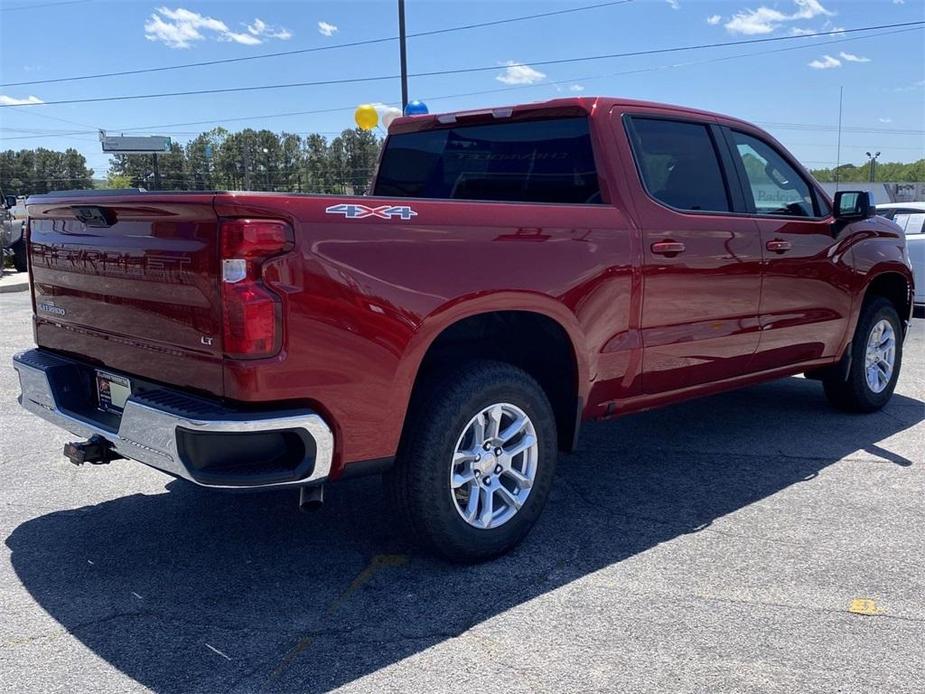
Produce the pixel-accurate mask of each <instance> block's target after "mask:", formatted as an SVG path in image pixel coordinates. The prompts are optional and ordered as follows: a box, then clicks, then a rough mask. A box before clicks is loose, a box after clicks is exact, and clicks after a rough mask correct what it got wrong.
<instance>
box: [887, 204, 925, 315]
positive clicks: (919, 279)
mask: <svg viewBox="0 0 925 694" xmlns="http://www.w3.org/2000/svg"><path fill="white" fill-rule="evenodd" d="M877 213H878V214H880V215H882V216H884V217H886V218H887V219H891V220H893V221H894V222H896V223H897V224H898V225H899V226H901V227H902V228H903V230H904V231H905V232H906V247H907V248H908V249H909V258H910V259H911V260H912V274H913V275H914V276H915V298H914V299H913V303H914V304H915V307H916V309H917V310H918V311H921V310H925V202H891V203H888V204H884V205H877Z"/></svg>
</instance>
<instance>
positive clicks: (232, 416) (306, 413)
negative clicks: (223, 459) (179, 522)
mask: <svg viewBox="0 0 925 694" xmlns="http://www.w3.org/2000/svg"><path fill="white" fill-rule="evenodd" d="M13 367H14V368H15V369H16V371H17V372H18V373H19V381H20V384H21V387H22V394H21V395H20V398H19V402H20V404H21V405H22V406H23V407H24V408H25V409H27V410H29V411H30V412H32V413H34V414H36V415H38V416H39V417H41V418H42V419H44V420H46V421H49V422H51V423H52V424H55V425H57V426H59V427H61V428H62V429H65V430H67V431H69V432H71V433H72V434H74V435H75V436H79V437H81V438H90V437H91V436H93V435H98V436H101V437H103V438H104V439H106V440H107V441H109V442H110V443H111V444H112V448H113V449H114V450H115V451H116V452H117V453H119V454H120V455H121V456H123V457H125V458H131V459H132V460H137V461H139V462H141V463H144V464H146V465H150V466H151V467H153V468H157V469H158V470H162V471H163V472H166V473H168V474H171V475H174V476H176V477H181V478H183V479H187V480H189V481H191V482H194V483H196V484H199V485H202V486H205V487H213V488H221V489H269V488H280V487H301V486H307V485H313V484H320V483H321V482H323V481H324V480H326V479H327V477H328V475H329V473H330V470H331V460H332V457H333V453H334V436H333V434H332V432H331V429H330V427H329V426H328V425H327V424H326V423H325V421H324V420H323V419H322V418H321V417H320V416H319V415H318V414H316V413H315V412H312V411H311V410H296V411H293V410H287V411H285V412H269V413H268V412H260V413H253V412H242V411H238V410H232V409H228V408H224V407H222V406H221V405H220V404H217V403H214V402H211V401H204V400H202V399H200V398H196V397H193V396H189V395H187V394H185V393H183V392H182V391H177V390H172V389H155V390H148V391H146V392H144V393H135V394H133V395H132V396H131V397H129V399H128V401H127V402H126V403H125V408H124V410H123V412H122V415H121V417H116V418H114V417H113V416H112V415H109V419H108V420H107V419H106V417H105V416H103V415H99V414H95V404H94V403H93V401H92V397H91V396H90V395H86V396H84V395H83V394H82V393H81V394H80V395H79V396H78V397H76V399H75V394H74V391H75V390H78V391H79V390H80V388H79V387H76V388H75V386H74V383H75V374H76V373H79V372H80V370H83V371H84V372H86V371H87V370H90V371H91V372H92V368H91V367H88V366H87V365H83V364H81V363H79V362H76V361H73V360H70V359H66V358H64V357H61V356H59V355H57V354H53V353H51V352H47V351H45V350H40V349H33V350H29V351H27V352H22V353H20V354H17V355H15V356H14V357H13ZM78 380H79V379H78ZM84 380H85V379H84ZM278 432H287V433H292V434H293V435H294V436H297V437H298V440H299V441H304V442H306V443H305V461H304V463H305V464H304V465H299V466H294V468H293V471H292V473H293V474H292V475H291V477H293V478H292V479H285V480H276V481H266V479H265V476H263V475H260V474H256V475H254V476H253V477H252V478H250V479H249V478H248V475H247V474H244V475H240V476H238V477H237V478H234V479H233V480H231V481H216V480H215V477H214V476H212V477H211V479H210V475H209V474H207V473H203V471H202V470H197V469H196V466H195V464H194V462H193V461H191V460H189V454H188V453H184V446H183V445H182V444H181V443H180V439H181V438H182V437H195V436H196V435H197V434H216V435H222V434H234V435H247V434H266V433H278ZM312 444H313V445H312ZM312 449H313V450H312ZM309 457H311V459H309ZM303 469H304V474H303V473H302V472H301V471H302V470H303Z"/></svg>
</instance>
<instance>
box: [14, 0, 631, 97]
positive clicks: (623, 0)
mask: <svg viewBox="0 0 925 694" xmlns="http://www.w3.org/2000/svg"><path fill="white" fill-rule="evenodd" d="M634 1H635V0H613V1H612V2H600V3H597V4H594V5H584V6H582V7H571V8H568V9H565V10H555V11H552V12H539V13H537V14H528V15H523V16H520V17H509V18H507V19H496V20H493V21H490V22H477V23H474V24H463V25H459V26H453V27H446V28H443V29H431V30H430V31H419V32H416V33H413V34H407V35H406V36H407V38H419V37H423V36H436V35H439V34H448V33H451V32H454V31H468V30H471V29H483V28H485V27H491V26H499V25H502V24H511V23H514V22H524V21H528V20H531V19H543V18H546V17H555V16H559V15H564V14H572V13H575V12H585V11H588V10H597V9H601V8H604V7H613V6H614V5H626V4H629V3H631V2H634ZM398 38H399V37H398V36H383V37H381V38H377V39H364V40H362V41H351V42H349V43H338V44H334V45H329V46H315V47H313V48H298V49H295V50H291V51H277V52H275V53H261V54H260V55H249V56H240V57H237V58H222V59H219V60H203V61H200V62H196V63H184V64H182V65H165V66H160V67H146V68H137V69H134V70H120V71H118V72H101V73H98V74H93V75H77V76H74V77H56V78H52V79H45V80H30V81H26V82H6V83H4V84H0V87H20V86H23V85H27V84H52V83H55V82H77V81H79V80H93V79H100V78H104V77H121V76H124V75H141V74H145V73H150V72H165V71H168V70H182V69H186V68H194V67H207V66H209V65H225V64H228V63H242V62H245V61H249V60H264V59H266V58H280V57H283V56H288V55H304V54H306V53H320V52H322V51H332V50H336V49H339V48H356V47H358V46H370V45H373V44H378V43H387V42H389V41H397V40H398Z"/></svg>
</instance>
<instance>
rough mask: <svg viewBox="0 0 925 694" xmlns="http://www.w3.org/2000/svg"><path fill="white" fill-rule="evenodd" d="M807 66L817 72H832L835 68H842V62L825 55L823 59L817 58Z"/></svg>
mask: <svg viewBox="0 0 925 694" xmlns="http://www.w3.org/2000/svg"><path fill="white" fill-rule="evenodd" d="M807 65H809V66H810V67H811V68H813V69H815V70H831V69H832V68H834V67H841V61H840V60H839V59H838V58H833V57H832V56H830V55H824V56H822V58H817V59H816V60H813V61H811V62H809V63H807Z"/></svg>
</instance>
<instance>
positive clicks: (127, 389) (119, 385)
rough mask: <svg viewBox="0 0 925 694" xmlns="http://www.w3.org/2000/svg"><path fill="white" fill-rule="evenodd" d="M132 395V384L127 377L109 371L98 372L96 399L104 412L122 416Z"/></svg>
mask: <svg viewBox="0 0 925 694" xmlns="http://www.w3.org/2000/svg"><path fill="white" fill-rule="evenodd" d="M131 394H132V382H131V381H130V380H129V379H127V378H126V377H125V376H118V375H116V374H112V373H109V372H108V371H97V372H96V397H97V402H98V403H99V408H100V410H102V411H103V412H111V413H112V414H122V410H124V409H125V402H126V400H128V398H129V396H130V395H131Z"/></svg>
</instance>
